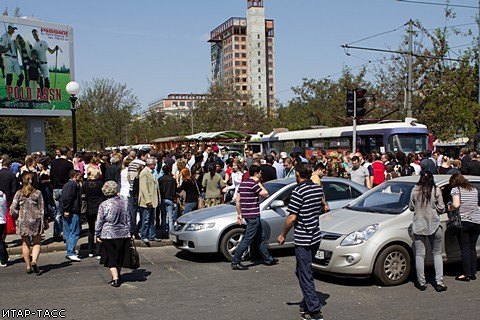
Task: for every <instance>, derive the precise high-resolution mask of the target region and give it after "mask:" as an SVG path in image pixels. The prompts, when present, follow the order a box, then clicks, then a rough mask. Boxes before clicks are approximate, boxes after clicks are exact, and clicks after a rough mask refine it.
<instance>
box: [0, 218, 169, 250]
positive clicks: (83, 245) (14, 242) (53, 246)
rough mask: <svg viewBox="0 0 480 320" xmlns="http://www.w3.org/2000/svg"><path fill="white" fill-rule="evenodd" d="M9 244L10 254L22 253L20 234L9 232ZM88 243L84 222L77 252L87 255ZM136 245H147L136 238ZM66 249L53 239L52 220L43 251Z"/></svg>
mask: <svg viewBox="0 0 480 320" xmlns="http://www.w3.org/2000/svg"><path fill="white" fill-rule="evenodd" d="M157 233H159V234H158V236H160V232H159V230H157ZM5 242H6V244H7V250H8V254H10V255H18V254H22V239H21V237H20V236H19V235H16V234H9V235H7V238H6V240H5ZM87 244H88V224H87V223H86V222H85V223H82V231H81V233H80V239H79V240H78V243H77V252H79V254H80V256H81V257H85V256H86V255H87V254H88V252H87V250H88V248H87ZM150 244H151V247H163V246H169V245H172V241H170V240H168V239H164V240H162V241H159V242H156V241H152V242H150ZM135 245H136V246H137V247H145V245H143V243H142V241H140V240H135ZM61 251H66V247H65V243H64V242H54V241H53V222H50V224H49V228H48V230H46V231H45V232H44V233H43V235H42V251H41V252H42V253H51V252H61Z"/></svg>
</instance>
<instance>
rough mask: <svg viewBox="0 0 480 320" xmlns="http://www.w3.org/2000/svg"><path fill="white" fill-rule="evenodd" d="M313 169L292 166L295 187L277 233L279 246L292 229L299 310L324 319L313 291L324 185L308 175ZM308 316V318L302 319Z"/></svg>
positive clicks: (312, 316) (307, 165)
mask: <svg viewBox="0 0 480 320" xmlns="http://www.w3.org/2000/svg"><path fill="white" fill-rule="evenodd" d="M311 174H312V168H311V166H310V165H309V164H308V163H298V164H296V165H295V175H296V178H297V183H298V185H297V187H296V188H295V190H293V192H292V196H291V199H290V203H289V205H288V209H287V211H288V213H289V215H288V217H287V219H286V220H285V226H284V228H283V230H282V233H281V234H280V235H279V236H278V239H277V240H278V243H279V244H280V245H282V244H284V243H285V237H286V236H287V233H288V232H289V231H290V229H292V227H295V228H294V239H295V240H294V241H295V257H296V259H297V267H296V272H295V274H296V275H297V278H298V282H299V284H300V289H301V290H302V293H303V301H302V303H301V305H300V313H301V314H302V318H304V319H314V320H323V315H322V312H321V311H320V310H321V308H322V304H321V302H320V300H319V299H318V296H317V291H316V290H315V282H314V280H313V271H312V259H313V257H314V256H315V254H316V253H317V251H318V248H319V246H320V240H321V233H320V221H319V218H318V217H319V215H320V213H321V211H322V198H323V188H322V186H321V185H318V184H315V183H313V182H312V181H311V180H310V179H309V178H310V176H311ZM305 316H306V317H308V318H305Z"/></svg>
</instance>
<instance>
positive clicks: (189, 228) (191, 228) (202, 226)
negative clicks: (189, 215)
mask: <svg viewBox="0 0 480 320" xmlns="http://www.w3.org/2000/svg"><path fill="white" fill-rule="evenodd" d="M214 226H215V222H210V223H189V224H188V225H187V227H186V228H185V231H199V230H205V229H210V228H213V227H214Z"/></svg>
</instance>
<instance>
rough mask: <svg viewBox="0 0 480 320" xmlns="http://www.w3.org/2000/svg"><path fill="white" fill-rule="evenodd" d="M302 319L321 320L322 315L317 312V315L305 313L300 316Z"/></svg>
mask: <svg viewBox="0 0 480 320" xmlns="http://www.w3.org/2000/svg"><path fill="white" fill-rule="evenodd" d="M302 319H308V320H323V314H322V312H321V311H318V312H317V313H314V314H310V313H305V314H302Z"/></svg>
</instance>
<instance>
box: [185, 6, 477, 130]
mask: <svg viewBox="0 0 480 320" xmlns="http://www.w3.org/2000/svg"><path fill="white" fill-rule="evenodd" d="M479 1H480V0H479ZM190 100H191V101H190V102H191V106H190V108H191V111H192V112H191V116H192V118H191V120H192V134H194V132H193V92H192V93H191V94H190Z"/></svg>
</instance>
